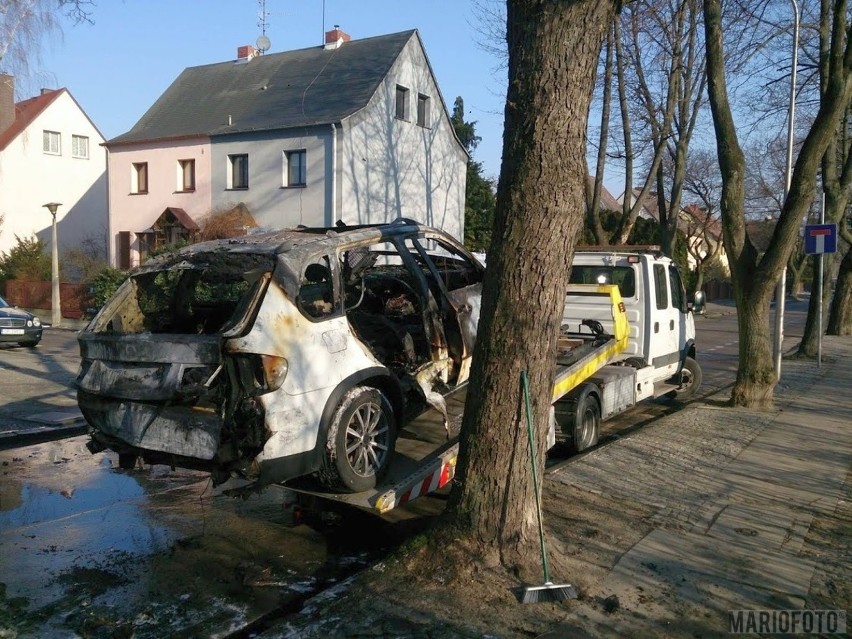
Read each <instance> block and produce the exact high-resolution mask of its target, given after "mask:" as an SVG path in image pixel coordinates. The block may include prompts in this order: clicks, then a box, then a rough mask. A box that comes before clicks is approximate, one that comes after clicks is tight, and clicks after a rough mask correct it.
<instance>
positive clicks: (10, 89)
mask: <svg viewBox="0 0 852 639" xmlns="http://www.w3.org/2000/svg"><path fill="white" fill-rule="evenodd" d="M14 123H15V76H12V75H6V74H5V73H0V133H3V131H5V130H6V129H8V128H9V127H10V126H12V125H13V124H14Z"/></svg>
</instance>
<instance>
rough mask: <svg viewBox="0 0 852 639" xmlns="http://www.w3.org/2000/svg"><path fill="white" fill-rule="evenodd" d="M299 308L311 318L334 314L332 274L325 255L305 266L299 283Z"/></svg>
mask: <svg viewBox="0 0 852 639" xmlns="http://www.w3.org/2000/svg"><path fill="white" fill-rule="evenodd" d="M299 308H301V309H302V311H303V312H304V313H306V314H307V315H308V316H309V317H311V318H313V319H324V318H327V317H331V316H333V315H335V314H336V311H337V305H336V304H335V298H334V275H333V272H332V269H331V260H330V259H329V258H328V256H327V255H324V256H322V257H320V258H319V259H317V260H315V261H313V262H311V263H309V264H307V265H306V266H305V269H304V271H303V272H302V278H301V281H300V285H299Z"/></svg>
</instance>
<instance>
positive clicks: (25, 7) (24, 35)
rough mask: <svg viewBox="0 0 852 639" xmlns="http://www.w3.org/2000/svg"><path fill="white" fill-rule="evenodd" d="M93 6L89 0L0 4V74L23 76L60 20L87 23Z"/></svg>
mask: <svg viewBox="0 0 852 639" xmlns="http://www.w3.org/2000/svg"><path fill="white" fill-rule="evenodd" d="M93 6H94V1H93V0H3V1H2V2H0V71H3V72H4V73H8V74H10V75H18V76H25V75H26V74H27V73H28V72H29V64H30V62H31V61H32V60H33V57H34V54H37V52H38V50H39V46H40V45H41V43H42V42H43V40H44V39H45V38H47V37H48V36H50V35H51V34H52V33H55V32H57V31H59V30H60V27H59V19H60V17H61V16H63V15H64V16H66V17H68V18H69V19H71V20H72V21H73V22H74V23H80V22H91V19H92V18H91V13H92V7H93Z"/></svg>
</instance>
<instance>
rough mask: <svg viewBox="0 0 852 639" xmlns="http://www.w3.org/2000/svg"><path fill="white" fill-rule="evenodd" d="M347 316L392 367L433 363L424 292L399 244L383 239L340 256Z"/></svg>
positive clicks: (406, 368)
mask: <svg viewBox="0 0 852 639" xmlns="http://www.w3.org/2000/svg"><path fill="white" fill-rule="evenodd" d="M340 264H341V270H342V273H343V297H344V300H345V308H346V317H347V318H348V319H349V323H350V325H351V326H352V328H353V330H354V331H355V334H356V335H357V336H358V337H359V339H361V341H362V342H364V343H365V344H366V345H367V346H368V348H369V349H370V351H371V352H372V353H373V355H374V356H375V357H376V359H378V360H379V361H380V362H382V363H383V364H384V365H385V366H387V367H388V368H391V369H392V370H396V371H397V372H401V371H413V370H414V369H415V368H416V367H417V366H419V365H421V364H423V363H425V362H427V361H429V359H430V349H429V338H428V337H427V332H426V329H425V324H424V317H423V311H424V291H423V288H422V285H421V283H420V282H418V281H417V279H416V278H415V277H414V276H413V275H412V273H411V271H410V270H409V268H408V266H406V264H405V260H404V259H403V258H402V256H401V255H400V253H399V250H398V249H397V248H396V246H395V245H394V244H392V243H390V242H381V243H377V244H373V245H369V246H361V247H357V248H353V249H350V250H348V251H344V252H343V253H342V254H341V255H340Z"/></svg>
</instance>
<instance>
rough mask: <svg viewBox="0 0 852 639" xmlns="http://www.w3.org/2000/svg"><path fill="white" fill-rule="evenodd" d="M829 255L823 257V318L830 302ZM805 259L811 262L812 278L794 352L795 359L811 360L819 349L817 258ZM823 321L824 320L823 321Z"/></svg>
mask: <svg viewBox="0 0 852 639" xmlns="http://www.w3.org/2000/svg"><path fill="white" fill-rule="evenodd" d="M831 258H832V255H831V254H827V255H823V256H822V259H823V278H822V310H823V315H822V316H823V318H825V317H826V316H827V313H826V311H827V309H828V305H829V302H830V301H831V296H830V295H829V294H830V293H831ZM806 259H810V260H812V261H813V277H812V278H811V297H810V300H809V301H808V316H807V319H805V329H804V331H803V333H802V341H801V342H799V348H798V350H797V351H796V356H797V357H802V358H813V357H816V356H817V350H818V348H819V336H820V334H821V333H822V327H821V326H820V325H819V295H818V294H817V293H818V291H819V268H818V266H817V264H818V259H819V258H818V257H817V258H814V257H811V256H808V257H807V258H806ZM823 321H824V320H823Z"/></svg>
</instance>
